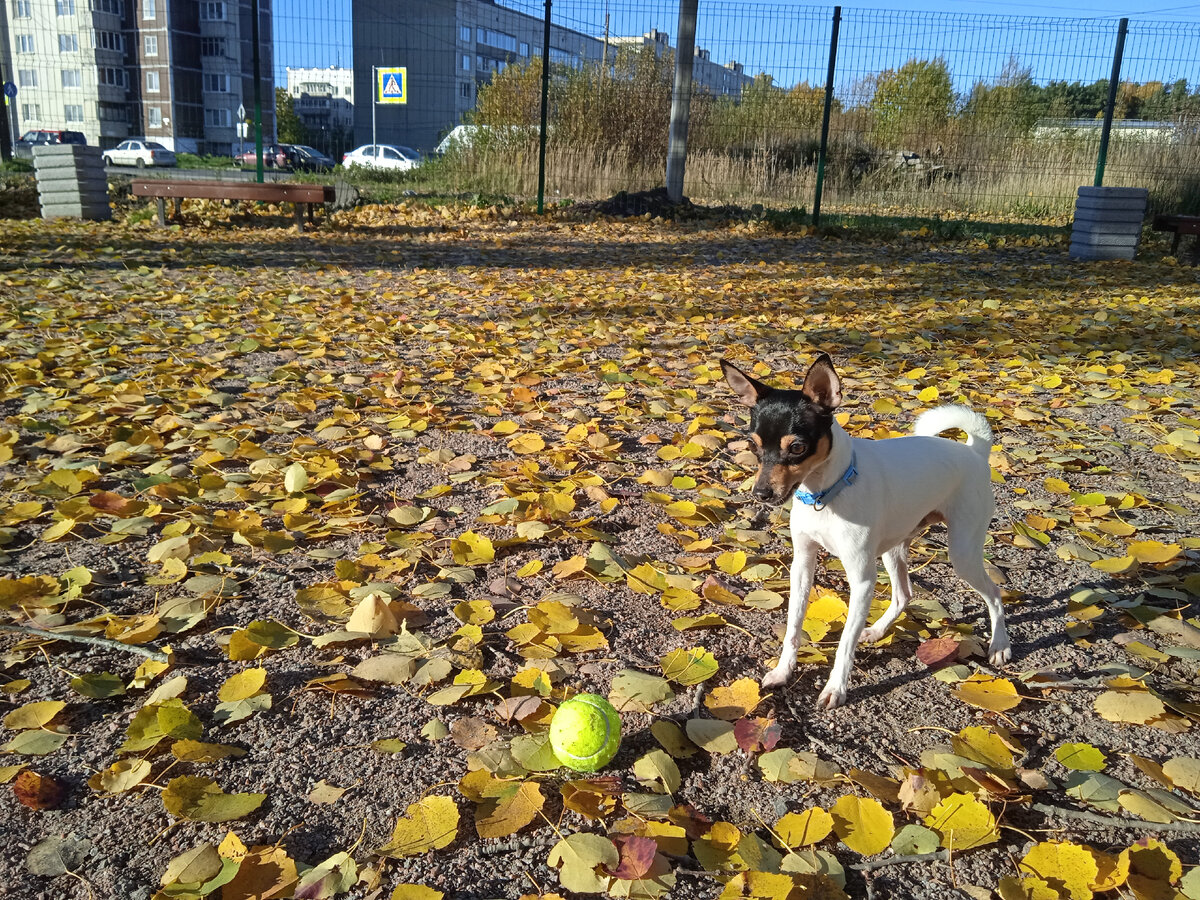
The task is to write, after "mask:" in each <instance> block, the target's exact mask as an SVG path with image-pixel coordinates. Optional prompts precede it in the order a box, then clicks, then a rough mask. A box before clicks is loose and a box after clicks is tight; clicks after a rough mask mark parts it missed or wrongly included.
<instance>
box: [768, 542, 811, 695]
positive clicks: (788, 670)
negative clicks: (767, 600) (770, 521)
mask: <svg viewBox="0 0 1200 900" xmlns="http://www.w3.org/2000/svg"><path fill="white" fill-rule="evenodd" d="M816 568H817V545H816V543H814V542H813V541H812V540H810V539H808V538H806V537H804V536H797V535H795V534H793V536H792V570H791V582H792V584H791V589H792V595H791V597H789V598H788V618H787V633H786V634H785V635H784V638H783V647H782V648H781V649H780V651H779V664H778V665H777V666H775V668H774V669H772V670H771V671H770V672H768V673H767V676H766V677H765V678H764V679H763V680H762V686H763V687H765V688H775V687H782V686H783V685H785V684H787V681H788V679H789V678H791V677H792V670H793V669H795V668H796V651H798V650H799V649H800V642H801V641H802V640H803V637H804V632H803V631H802V630H801V629H802V627H803V626H804V613H805V612H806V611H807V610H808V597H809V594H811V593H812V586H813V577H814V574H815V572H816Z"/></svg>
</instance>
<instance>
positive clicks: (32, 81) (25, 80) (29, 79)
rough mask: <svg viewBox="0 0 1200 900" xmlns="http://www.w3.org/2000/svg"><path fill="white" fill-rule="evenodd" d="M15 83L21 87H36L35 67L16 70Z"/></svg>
mask: <svg viewBox="0 0 1200 900" xmlns="http://www.w3.org/2000/svg"><path fill="white" fill-rule="evenodd" d="M17 84H18V85H20V86H21V87H37V69H20V70H18V71H17Z"/></svg>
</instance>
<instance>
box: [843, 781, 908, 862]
mask: <svg viewBox="0 0 1200 900" xmlns="http://www.w3.org/2000/svg"><path fill="white" fill-rule="evenodd" d="M829 811H830V813H831V814H832V816H833V830H834V831H835V832H837V836H838V837H839V838H840V839H841V841H842V843H843V844H845V845H846V846H847V847H849V848H850V849H851V850H853V851H854V852H855V853H861V854H862V855H863V856H874V855H875V854H876V853H882V852H883V851H884V850H886V849H887V846H888V845H889V844H890V843H891V842H892V838H893V837H895V834H896V826H895V823H894V822H893V820H892V814H891V813H890V812H888V811H887V810H886V809H884V808H883V805H882V804H881V803H880V802H879V801H878V800H875V799H873V798H871V797H855V796H853V795H851V794H847V795H846V796H844V797H842V798H840V799H839V800H838V801H837V803H835V804H833V807H832V808H831V809H830V810H829Z"/></svg>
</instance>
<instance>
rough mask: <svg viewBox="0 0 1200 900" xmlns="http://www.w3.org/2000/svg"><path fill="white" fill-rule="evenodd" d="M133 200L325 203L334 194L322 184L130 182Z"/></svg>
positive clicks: (327, 186) (181, 181) (329, 200)
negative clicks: (170, 199) (173, 198)
mask: <svg viewBox="0 0 1200 900" xmlns="http://www.w3.org/2000/svg"><path fill="white" fill-rule="evenodd" d="M131 190H132V193H133V195H134V196H135V197H179V198H188V199H195V200H263V201H267V202H273V203H278V202H280V201H286V202H290V203H329V202H332V201H333V199H334V190H333V188H332V187H331V186H329V185H324V184H296V183H280V182H269V183H263V184H259V183H258V182H253V181H187V180H184V179H182V178H181V179H177V180H172V181H134V182H133V184H132V186H131Z"/></svg>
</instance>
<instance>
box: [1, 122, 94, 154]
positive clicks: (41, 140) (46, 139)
mask: <svg viewBox="0 0 1200 900" xmlns="http://www.w3.org/2000/svg"><path fill="white" fill-rule="evenodd" d="M49 144H87V137H86V136H85V135H84V133H83V132H82V131H62V130H60V129H55V128H34V129H32V130H31V131H27V132H25V133H24V134H23V135H21V137H20V138H19V139H18V140H17V141H16V143H15V144H14V145H13V155H14V156H16V157H17V158H19V159H33V148H34V147H44V146H47V145H49Z"/></svg>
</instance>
